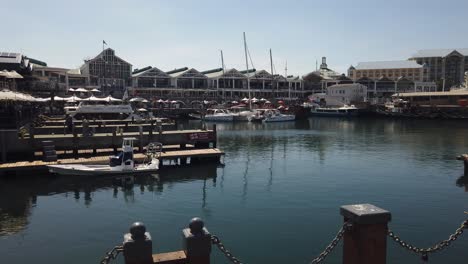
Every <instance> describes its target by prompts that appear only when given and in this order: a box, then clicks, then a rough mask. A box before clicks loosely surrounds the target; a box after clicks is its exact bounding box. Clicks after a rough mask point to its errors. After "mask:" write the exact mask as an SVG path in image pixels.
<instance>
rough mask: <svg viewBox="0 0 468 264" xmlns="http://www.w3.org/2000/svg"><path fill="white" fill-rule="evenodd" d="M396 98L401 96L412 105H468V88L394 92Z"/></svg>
mask: <svg viewBox="0 0 468 264" xmlns="http://www.w3.org/2000/svg"><path fill="white" fill-rule="evenodd" d="M393 97H394V98H401V99H404V100H405V101H408V102H409V103H410V104H412V105H419V106H430V107H432V106H438V107H439V106H445V107H452V108H459V107H460V106H461V107H463V108H464V107H466V105H467V99H468V90H466V89H456V90H451V91H438V92H413V93H400V94H394V95H393Z"/></svg>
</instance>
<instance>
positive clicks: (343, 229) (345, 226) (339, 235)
mask: <svg viewBox="0 0 468 264" xmlns="http://www.w3.org/2000/svg"><path fill="white" fill-rule="evenodd" d="M351 227H352V224H351V223H349V222H345V223H344V224H343V226H342V227H341V228H340V230H339V231H338V233H337V234H336V236H335V237H334V238H333V240H332V241H331V242H330V244H328V246H327V247H326V248H325V250H323V251H322V253H320V255H319V256H318V257H316V258H314V259H313V260H312V261H311V262H310V264H318V263H322V261H324V260H325V258H327V257H328V255H329V254H330V253H331V252H332V251H333V249H335V247H336V246H337V245H338V243H339V242H340V240H341V239H342V238H343V236H344V233H345V232H346V230H349V228H351Z"/></svg>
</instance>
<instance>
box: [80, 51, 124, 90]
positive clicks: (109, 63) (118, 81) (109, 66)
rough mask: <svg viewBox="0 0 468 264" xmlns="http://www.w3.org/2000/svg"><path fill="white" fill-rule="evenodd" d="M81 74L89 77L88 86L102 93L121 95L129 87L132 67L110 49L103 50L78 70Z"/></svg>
mask: <svg viewBox="0 0 468 264" xmlns="http://www.w3.org/2000/svg"><path fill="white" fill-rule="evenodd" d="M80 70H81V73H82V74H83V75H85V76H89V84H90V85H91V86H97V87H99V88H100V89H101V91H102V92H104V93H113V94H114V93H115V94H120V93H123V92H124V90H125V88H127V87H130V86H131V81H132V65H131V64H130V63H128V62H126V61H125V60H123V59H121V58H119V57H118V56H117V55H115V51H114V50H113V49H111V48H107V49H105V50H103V51H102V52H101V53H99V55H97V56H96V57H95V58H93V59H90V60H85V63H84V64H83V66H81V68H80Z"/></svg>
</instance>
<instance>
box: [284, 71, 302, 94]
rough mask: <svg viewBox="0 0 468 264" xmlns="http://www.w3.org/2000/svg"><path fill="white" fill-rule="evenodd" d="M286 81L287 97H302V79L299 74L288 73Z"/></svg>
mask: <svg viewBox="0 0 468 264" xmlns="http://www.w3.org/2000/svg"><path fill="white" fill-rule="evenodd" d="M286 80H287V82H288V88H287V89H288V91H287V92H288V97H291V98H293V99H300V98H304V97H305V96H304V86H303V80H302V78H301V77H300V76H294V75H288V76H287V78H286Z"/></svg>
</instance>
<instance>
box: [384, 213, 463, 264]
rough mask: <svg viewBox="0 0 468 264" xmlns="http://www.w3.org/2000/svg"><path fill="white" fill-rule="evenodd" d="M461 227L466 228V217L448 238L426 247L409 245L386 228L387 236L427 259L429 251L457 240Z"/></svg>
mask: <svg viewBox="0 0 468 264" xmlns="http://www.w3.org/2000/svg"><path fill="white" fill-rule="evenodd" d="M463 229H468V219H467V220H465V221H463V223H462V224H461V225H460V227H459V228H457V229H456V230H455V233H453V234H451V235H450V236H449V238H448V239H446V240H442V241H440V242H439V243H437V244H435V245H433V246H432V247H428V248H419V247H416V246H413V245H411V244H410V243H408V242H405V241H403V240H402V239H401V238H400V237H399V236H397V235H395V233H394V232H393V231H391V230H388V236H389V237H390V238H391V239H393V241H395V242H396V243H398V244H399V245H400V246H402V247H403V248H405V249H407V250H409V251H412V252H414V253H416V254H421V258H422V259H423V260H424V261H427V260H428V258H429V254H430V253H435V252H437V251H440V250H443V249H444V248H446V247H448V246H450V244H451V243H452V242H453V241H455V240H457V239H458V237H459V236H460V235H461V234H463Z"/></svg>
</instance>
